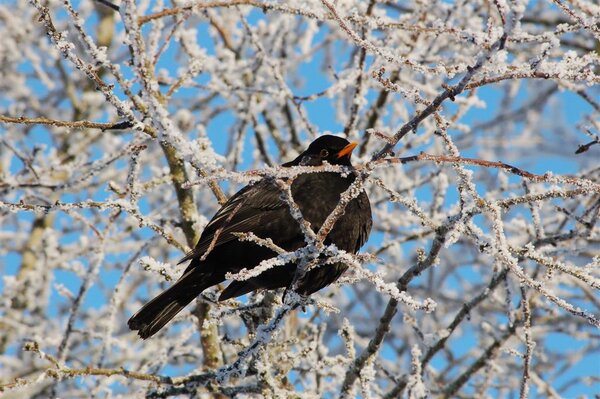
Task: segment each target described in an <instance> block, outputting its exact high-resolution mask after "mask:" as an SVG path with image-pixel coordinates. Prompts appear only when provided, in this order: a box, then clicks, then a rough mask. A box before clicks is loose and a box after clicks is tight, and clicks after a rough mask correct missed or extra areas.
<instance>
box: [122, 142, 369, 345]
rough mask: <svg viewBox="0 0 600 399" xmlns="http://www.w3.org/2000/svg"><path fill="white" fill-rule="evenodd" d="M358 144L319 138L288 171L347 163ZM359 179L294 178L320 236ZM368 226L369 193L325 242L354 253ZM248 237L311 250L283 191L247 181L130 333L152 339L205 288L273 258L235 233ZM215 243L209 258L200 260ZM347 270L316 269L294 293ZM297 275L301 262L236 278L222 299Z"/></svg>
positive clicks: (331, 175)
mask: <svg viewBox="0 0 600 399" xmlns="http://www.w3.org/2000/svg"><path fill="white" fill-rule="evenodd" d="M355 146H356V144H355V143H350V142H348V141H347V140H345V139H343V138H340V137H336V136H331V135H325V136H321V137H319V138H318V139H316V140H315V141H313V142H312V143H311V144H310V146H309V147H308V149H307V150H306V151H304V152H303V153H302V154H300V155H299V156H298V157H297V158H296V159H294V160H293V161H291V162H288V163H286V164H283V166H284V167H290V166H294V165H313V166H318V165H322V163H323V161H326V162H328V163H330V164H335V165H346V166H350V156H351V154H352V150H353V149H354V147H355ZM355 178H356V176H355V175H354V174H353V173H350V174H348V175H347V176H343V175H342V174H340V173H337V172H316V173H305V174H300V175H299V176H297V177H296V178H295V179H294V181H293V182H292V186H291V192H292V197H293V198H294V202H295V203H296V204H297V205H298V207H299V208H300V210H301V211H302V215H303V217H304V219H305V220H306V221H308V222H309V223H310V224H311V227H312V229H313V230H314V231H315V232H316V231H318V230H319V228H320V227H321V225H322V224H323V222H324V221H325V219H326V218H327V216H329V214H330V213H331V211H333V209H334V208H335V206H336V205H337V204H338V201H339V199H340V196H341V194H342V193H343V192H344V191H346V189H348V187H349V186H350V184H352V182H354V180H355ZM371 225H372V219H371V206H370V203H369V199H368V197H367V195H366V193H365V192H364V191H362V192H361V193H360V194H359V195H358V196H357V197H356V198H354V199H352V200H351V201H350V202H349V203H348V204H347V205H346V208H345V212H344V214H343V215H342V216H341V217H340V218H339V219H338V220H337V221H336V223H335V225H334V226H333V228H332V229H331V231H330V233H329V235H328V236H327V238H326V239H325V244H331V243H333V244H335V245H336V246H337V247H338V248H339V249H342V250H345V251H347V252H351V253H356V252H357V251H358V250H359V248H360V247H361V246H362V245H363V244H364V243H365V241H366V240H367V238H368V236H369V233H370V231H371ZM249 232H252V233H254V235H256V236H258V237H260V238H271V239H272V240H273V242H274V243H275V244H276V245H278V246H279V247H281V248H283V249H285V250H288V251H294V250H297V249H299V248H302V247H303V246H305V245H306V243H305V239H304V234H303V233H302V231H301V230H300V227H299V226H298V222H297V221H296V220H294V218H293V217H292V216H291V214H290V210H289V205H288V204H287V203H286V202H285V201H284V200H282V193H281V190H280V189H279V188H278V187H277V186H276V185H275V184H274V182H273V181H272V180H270V179H263V180H260V181H259V182H257V183H255V184H250V185H248V186H246V187H244V188H242V189H241V190H240V191H238V192H237V193H236V194H235V195H234V196H232V197H231V198H230V199H229V200H228V201H227V203H226V204H225V205H223V207H222V208H221V209H220V210H219V211H218V212H217V213H216V214H215V216H214V217H213V218H212V220H211V221H210V222H209V223H208V225H207V226H206V228H205V229H204V231H203V233H202V236H201V237H200V240H199V241H198V244H197V245H196V247H195V248H194V250H193V251H192V252H190V253H189V254H188V255H186V256H185V257H184V258H183V259H182V260H181V262H184V261H187V260H191V262H190V265H189V266H188V267H187V269H186V270H185V272H184V273H183V275H182V276H181V277H180V278H179V280H177V282H175V284H174V285H173V286H171V287H170V288H169V289H167V290H166V291H164V292H163V293H161V294H160V295H158V296H157V297H156V298H154V299H152V300H151V301H150V302H148V303H147V304H146V305H144V306H143V307H142V308H141V309H140V310H139V311H138V312H137V313H136V314H135V315H133V316H132V317H131V318H130V319H129V322H128V325H129V328H131V329H132V330H137V331H138V334H139V335H140V337H142V338H144V339H145V338H148V337H150V336H152V335H154V334H155V333H156V332H158V331H159V330H160V329H161V328H162V327H163V326H164V325H165V324H166V323H168V322H169V320H171V319H172V318H173V317H175V315H176V314H177V313H179V311H181V309H183V308H184V307H185V306H186V305H187V304H188V303H190V302H191V301H192V300H193V299H194V298H195V297H196V296H198V295H199V294H200V293H201V292H202V291H204V290H205V289H206V288H208V287H211V286H213V285H216V284H219V283H221V282H223V281H224V280H225V274H226V273H228V272H230V273H236V272H239V271H240V270H242V269H243V268H246V269H251V268H253V267H256V266H257V265H258V264H259V263H260V262H261V261H263V260H265V259H270V258H273V257H274V256H276V253H275V252H274V251H272V250H271V249H268V248H265V247H263V246H259V245H258V244H256V243H254V242H251V241H240V240H239V238H238V235H236V234H235V233H249ZM213 241H214V242H213ZM211 246H212V249H211V250H210V251H209V253H208V255H207V256H206V257H205V259H201V258H202V257H203V255H205V253H206V252H207V250H208V249H209V248H210V247H211ZM346 269H347V266H346V265H344V264H342V263H336V264H327V265H322V266H319V267H315V268H313V269H311V270H309V271H308V272H307V273H306V274H305V275H304V276H303V277H302V279H301V280H299V281H298V282H297V289H296V291H297V292H298V293H299V294H302V295H310V294H312V293H313V292H316V291H318V290H320V289H321V288H323V287H325V286H327V285H329V284H331V283H332V282H334V281H335V280H337V279H338V278H339V277H340V275H341V274H342V273H343V272H344V271H345V270H346ZM295 271H296V264H295V263H289V264H286V265H283V266H276V267H274V268H271V269H269V270H267V271H265V272H263V273H261V274H260V275H259V276H256V277H253V278H250V279H248V280H244V281H232V282H231V283H230V284H229V286H227V288H225V290H223V292H222V293H221V295H220V297H219V300H225V299H229V298H233V297H236V296H240V295H244V294H246V293H248V292H251V291H254V290H257V289H276V288H281V287H289V285H290V284H291V283H292V280H293V277H294V274H295Z"/></svg>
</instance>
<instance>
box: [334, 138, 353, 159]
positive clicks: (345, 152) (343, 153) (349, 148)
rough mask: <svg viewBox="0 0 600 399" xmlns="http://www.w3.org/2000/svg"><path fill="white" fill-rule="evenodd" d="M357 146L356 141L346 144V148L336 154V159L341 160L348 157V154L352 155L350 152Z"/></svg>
mask: <svg viewBox="0 0 600 399" xmlns="http://www.w3.org/2000/svg"><path fill="white" fill-rule="evenodd" d="M357 145H358V143H357V142H356V141H353V142H352V143H350V144H348V145H347V146H345V147H344V148H342V149H341V150H340V152H338V153H337V157H338V158H341V157H345V156H348V157H349V156H350V154H352V150H353V149H354V148H355V147H356V146H357Z"/></svg>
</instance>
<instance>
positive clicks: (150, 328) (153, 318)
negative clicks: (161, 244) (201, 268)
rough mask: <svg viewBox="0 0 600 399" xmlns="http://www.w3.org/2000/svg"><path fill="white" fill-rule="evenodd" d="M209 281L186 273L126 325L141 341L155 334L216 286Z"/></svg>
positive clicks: (194, 274)
mask: <svg viewBox="0 0 600 399" xmlns="http://www.w3.org/2000/svg"><path fill="white" fill-rule="evenodd" d="M217 283H218V282H213V281H212V280H211V279H204V278H203V276H199V275H198V274H196V273H193V271H191V273H186V274H184V275H183V276H181V278H180V279H179V280H177V282H176V283H175V284H173V286H172V287H170V288H169V289H167V290H166V291H164V292H163V293H161V294H160V295H158V296H157V297H156V298H154V299H152V300H151V301H150V302H148V303H147V304H145V305H144V306H143V307H142V308H141V309H140V310H138V311H137V313H136V314H134V315H133V316H131V318H130V319H129V321H128V322H127V325H128V326H129V328H130V329H132V330H137V332H138V335H139V336H140V337H142V338H143V339H146V338H149V337H151V336H153V335H154V334H156V333H157V332H158V331H159V330H160V329H161V328H163V327H164V326H165V324H167V323H168V322H169V321H170V320H171V319H172V318H173V317H175V316H176V315H177V313H179V312H180V311H181V310H182V309H183V308H184V307H186V305H187V304H188V303H190V302H191V301H192V300H194V298H195V297H196V296H198V294H200V293H201V292H202V291H204V290H205V289H206V288H208V287H210V286H212V285H214V284H217Z"/></svg>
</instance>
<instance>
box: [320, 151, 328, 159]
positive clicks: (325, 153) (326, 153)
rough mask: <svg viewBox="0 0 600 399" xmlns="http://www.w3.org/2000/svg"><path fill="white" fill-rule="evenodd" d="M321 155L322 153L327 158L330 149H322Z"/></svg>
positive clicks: (322, 156)
mask: <svg viewBox="0 0 600 399" xmlns="http://www.w3.org/2000/svg"><path fill="white" fill-rule="evenodd" d="M319 155H321V158H327V157H328V156H329V151H327V150H326V149H322V150H321V152H320V153H319Z"/></svg>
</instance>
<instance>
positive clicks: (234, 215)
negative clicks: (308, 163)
mask: <svg viewBox="0 0 600 399" xmlns="http://www.w3.org/2000/svg"><path fill="white" fill-rule="evenodd" d="M280 196H281V191H280V190H279V189H278V188H277V187H276V186H275V185H274V184H273V183H271V182H270V181H268V180H261V181H259V182H257V183H255V184H253V185H248V186H246V187H244V188H242V189H241V190H240V191H238V192H237V193H236V194H235V195H233V196H232V197H231V198H230V199H229V200H228V201H227V202H226V203H225V205H223V207H222V208H221V209H220V210H219V211H218V212H217V213H216V214H215V216H213V218H212V219H211V221H210V222H209V223H208V224H207V225H206V227H205V228H204V231H203V232H202V235H201V236H200V240H199V241H198V243H197V244H196V247H195V248H194V249H193V250H192V251H190V252H189V253H187V254H186V255H185V257H184V258H183V259H181V260H180V261H179V263H182V262H185V261H187V260H190V259H192V258H196V257H199V256H202V255H203V254H204V253H205V252H206V251H207V250H208V249H209V248H210V247H211V246H212V248H213V249H214V248H216V247H218V246H219V245H222V244H224V243H227V242H230V241H233V240H237V239H238V237H237V236H236V235H235V234H232V233H249V232H252V233H254V234H255V235H257V236H258V237H261V238H267V237H266V236H264V235H263V234H266V233H268V232H266V231H263V230H265V224H264V223H261V221H264V220H273V219H272V218H281V216H282V215H280V213H282V211H287V208H288V206H287V204H286V203H285V202H284V201H282V200H281V198H280ZM215 237H216V238H215ZM213 241H214V243H213Z"/></svg>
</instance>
